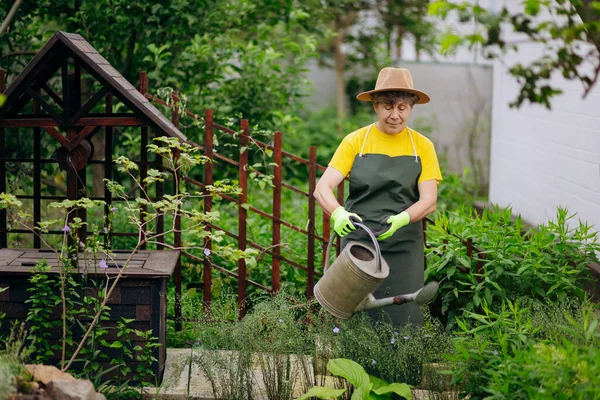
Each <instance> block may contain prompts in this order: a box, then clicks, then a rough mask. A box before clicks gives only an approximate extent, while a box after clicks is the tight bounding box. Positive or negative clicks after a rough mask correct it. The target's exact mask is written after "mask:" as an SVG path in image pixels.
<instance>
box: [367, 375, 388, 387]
mask: <svg viewBox="0 0 600 400" xmlns="http://www.w3.org/2000/svg"><path fill="white" fill-rule="evenodd" d="M369 382H371V390H375V389H378V388H380V387H382V386H387V385H389V383H388V382H387V381H386V380H384V379H381V378H378V377H376V376H373V375H369Z"/></svg>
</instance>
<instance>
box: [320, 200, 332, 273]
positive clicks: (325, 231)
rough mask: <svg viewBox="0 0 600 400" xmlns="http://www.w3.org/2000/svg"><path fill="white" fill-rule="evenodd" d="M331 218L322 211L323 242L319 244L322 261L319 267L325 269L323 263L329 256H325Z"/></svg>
mask: <svg viewBox="0 0 600 400" xmlns="http://www.w3.org/2000/svg"><path fill="white" fill-rule="evenodd" d="M330 231H331V217H330V216H329V214H327V213H326V212H325V211H323V239H325V241H324V242H322V243H321V247H322V249H321V251H322V252H323V260H322V261H321V267H322V268H325V261H326V260H327V257H329V254H327V244H328V243H329V239H330V238H331V232H330Z"/></svg>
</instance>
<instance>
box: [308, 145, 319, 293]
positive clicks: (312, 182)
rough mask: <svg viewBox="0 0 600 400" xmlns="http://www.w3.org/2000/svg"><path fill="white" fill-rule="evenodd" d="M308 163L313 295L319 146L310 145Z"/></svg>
mask: <svg viewBox="0 0 600 400" xmlns="http://www.w3.org/2000/svg"><path fill="white" fill-rule="evenodd" d="M308 159H309V163H308V260H307V264H308V265H307V266H306V268H307V272H308V277H307V282H306V297H308V298H309V299H310V298H312V297H313V287H314V286H315V186H316V181H317V148H316V147H315V146H310V150H309V158H308Z"/></svg>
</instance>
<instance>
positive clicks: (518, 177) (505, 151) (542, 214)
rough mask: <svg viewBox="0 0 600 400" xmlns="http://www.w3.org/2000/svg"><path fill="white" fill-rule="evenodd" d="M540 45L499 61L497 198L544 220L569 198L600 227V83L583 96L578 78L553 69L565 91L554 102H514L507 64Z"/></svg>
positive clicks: (494, 152)
mask: <svg viewBox="0 0 600 400" xmlns="http://www.w3.org/2000/svg"><path fill="white" fill-rule="evenodd" d="M537 50H539V48H537V46H536V45H534V44H528V45H524V46H521V51H520V52H519V54H518V55H513V56H512V57H509V58H507V59H506V60H505V62H506V64H502V63H500V62H496V63H495V64H494V98H493V108H492V146H491V165H490V194H489V198H490V201H491V202H494V203H497V204H499V205H501V206H512V207H513V210H514V211H515V212H517V213H520V214H521V215H522V216H523V218H524V219H525V220H526V221H528V222H530V223H534V224H538V223H542V222H546V221H548V220H549V219H553V218H554V217H555V215H556V208H557V207H558V206H564V207H567V208H568V209H569V211H570V212H572V213H577V214H578V218H580V219H582V220H585V221H587V222H589V223H590V224H594V225H595V226H596V230H600V87H598V86H596V87H595V88H594V90H593V92H591V93H590V94H589V95H588V96H587V98H586V99H582V94H583V88H582V86H581V84H580V83H575V82H568V81H565V80H564V79H563V78H562V77H560V76H554V77H553V80H552V83H553V84H555V85H557V86H558V87H560V88H562V89H563V90H564V94H562V95H560V96H559V97H557V98H555V99H554V100H553V101H552V103H551V104H552V110H551V111H548V110H546V109H545V108H544V107H543V106H540V105H523V106H522V107H521V108H520V109H511V108H509V106H508V103H510V102H511V101H513V100H514V99H515V98H516V96H517V93H518V86H517V83H516V81H515V79H514V78H513V77H511V76H510V75H509V74H508V72H507V66H509V65H512V64H513V63H514V62H516V61H518V62H521V63H526V62H528V61H530V60H531V59H532V58H533V57H532V56H531V55H535V54H538V52H537Z"/></svg>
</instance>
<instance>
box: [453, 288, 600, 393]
mask: <svg viewBox="0 0 600 400" xmlns="http://www.w3.org/2000/svg"><path fill="white" fill-rule="evenodd" d="M594 310H596V311H594ZM557 311H565V312H564V313H557ZM540 314H542V318H541V319H540V318H539V316H540ZM549 318H554V320H553V321H552V320H549ZM540 320H546V321H547V323H544V324H539V323H536V321H540ZM563 321H567V324H565V325H563V324H562V322H563ZM457 322H458V327H459V330H458V332H457V333H458V335H459V336H458V337H457V339H456V340H455V341H454V345H455V350H456V351H455V352H454V353H452V354H448V355H447V359H448V360H450V361H451V362H452V365H453V368H452V371H451V374H452V375H453V381H452V382H453V383H454V384H459V385H461V387H462V388H463V389H464V392H463V395H468V396H470V397H471V398H473V399H481V398H497V399H504V398H506V399H508V398H510V399H555V398H565V399H566V398H569V399H570V398H577V399H587V398H597V391H596V389H595V388H597V387H598V382H599V380H598V374H597V372H598V365H599V364H598V357H600V354H599V352H598V351H597V348H598V343H599V341H600V332H599V330H598V323H599V321H598V315H597V306H595V305H592V304H591V303H589V302H584V303H583V304H582V305H581V306H580V307H576V308H573V306H572V305H566V307H559V308H558V310H557V308H556V306H555V305H554V304H540V303H532V302H531V301H529V300H526V301H525V303H522V302H521V301H518V302H514V303H513V302H510V301H508V300H507V301H505V302H504V303H503V304H502V307H501V309H500V311H498V312H494V311H491V310H490V309H489V308H488V307H487V305H486V304H484V307H483V313H467V315H466V316H465V318H464V319H462V318H461V319H458V320H457ZM448 372H450V371H448Z"/></svg>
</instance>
